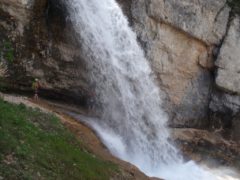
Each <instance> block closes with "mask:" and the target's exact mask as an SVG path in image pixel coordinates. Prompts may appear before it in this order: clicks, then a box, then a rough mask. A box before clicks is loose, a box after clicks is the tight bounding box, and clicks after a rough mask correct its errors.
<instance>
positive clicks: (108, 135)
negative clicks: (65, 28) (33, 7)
mask: <svg viewBox="0 0 240 180" xmlns="http://www.w3.org/2000/svg"><path fill="white" fill-rule="evenodd" d="M64 3H65V4H66V6H67V7H68V11H69V14H70V16H69V19H70V21H71V22H72V24H73V26H74V29H75V31H76V34H77V36H78V37H77V38H78V39H79V41H81V44H82V45H83V49H84V52H85V56H86V57H87V58H86V59H88V62H87V64H88V68H89V69H90V70H91V74H90V78H91V84H94V88H95V94H96V97H97V99H98V101H99V102H100V103H101V117H100V118H99V119H98V120H94V119H91V120H89V121H88V122H89V123H90V124H91V126H92V127H93V128H94V129H95V130H96V131H97V132H98V133H99V135H100V137H101V138H102V140H103V142H104V143H105V144H106V145H107V146H108V148H109V149H110V150H111V152H112V153H113V154H114V155H116V156H118V157H120V158H122V159H124V160H126V161H129V162H131V163H133V164H135V165H136V166H138V167H139V168H140V169H141V170H142V171H143V172H145V173H146V174H147V175H149V176H157V177H163V178H166V179H209V178H210V179H217V177H215V176H213V175H212V174H211V173H207V172H205V171H204V170H202V169H201V168H199V167H198V166H196V165H195V164H194V163H193V162H190V163H187V164H184V163H183V160H182V157H181V155H179V153H178V151H177V150H176V148H175V147H174V146H173V145H172V144H170V143H169V132H168V129H167V127H166V122H167V117H166V115H165V113H164V112H163V111H162V109H161V94H160V90H159V88H158V87H157V85H155V83H154V75H153V73H152V71H151V68H150V66H149V64H148V61H147V60H146V59H145V57H144V54H143V51H142V50H141V48H140V47H139V45H138V43H137V40H136V35H135V34H134V32H133V31H132V30H131V28H130V27H129V26H128V22H127V20H126V18H125V17H124V15H123V13H122V11H121V9H120V7H119V6H118V4H117V3H116V2H115V0H68V1H64ZM171 168H174V171H175V172H177V173H178V174H176V173H174V175H173V174H172V173H169V172H170V171H171V170H172V169H171ZM185 168H191V169H193V170H194V172H192V173H191V175H190V172H189V171H188V174H187V176H186V174H185V172H184V169H185Z"/></svg>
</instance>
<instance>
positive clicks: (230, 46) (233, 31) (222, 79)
mask: <svg viewBox="0 0 240 180" xmlns="http://www.w3.org/2000/svg"><path fill="white" fill-rule="evenodd" d="M215 64H216V66H217V68H218V70H217V75H216V84H217V86H218V87H219V88H221V89H224V90H225V91H227V92H230V93H236V94H240V17H239V16H236V17H235V18H234V19H233V20H232V21H231V23H230V27H229V31H228V33H227V36H226V38H225V40H224V42H223V44H222V47H221V49H220V54H219V56H218V59H217V61H216V63H215Z"/></svg>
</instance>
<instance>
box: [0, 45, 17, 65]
mask: <svg viewBox="0 0 240 180" xmlns="http://www.w3.org/2000/svg"><path fill="white" fill-rule="evenodd" d="M3 60H6V61H7V62H9V63H12V62H13V60H14V48H13V46H12V43H11V42H10V41H4V42H3V45H2V47H1V50H0V61H3Z"/></svg>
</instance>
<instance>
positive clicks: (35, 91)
mask: <svg viewBox="0 0 240 180" xmlns="http://www.w3.org/2000/svg"><path fill="white" fill-rule="evenodd" d="M32 88H33V90H34V97H33V98H34V100H38V99H39V98H38V92H39V88H40V82H39V80H38V79H37V78H36V79H35V80H34V82H33V84H32Z"/></svg>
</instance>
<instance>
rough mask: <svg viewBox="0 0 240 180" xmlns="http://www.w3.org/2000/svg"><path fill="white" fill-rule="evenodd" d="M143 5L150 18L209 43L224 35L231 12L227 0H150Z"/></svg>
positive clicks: (213, 42) (216, 41) (216, 42)
mask: <svg viewBox="0 0 240 180" xmlns="http://www.w3.org/2000/svg"><path fill="white" fill-rule="evenodd" d="M145 2H146V1H145ZM146 6H147V12H148V15H149V17H151V18H154V19H156V20H157V21H160V22H165V23H167V24H170V25H172V26H174V27H176V28H178V29H181V30H183V31H185V32H187V33H188V34H189V35H191V36H194V37H196V38H198V39H200V40H202V41H205V42H207V43H209V44H218V43H219V42H220V40H221V39H222V37H223V36H224V34H225V31H226V26H227V22H228V16H229V11H230V8H229V7H228V6H226V0H209V1H205V0H200V1H199V0H183V1H178V0H168V1H164V0H150V1H148V2H147V3H146Z"/></svg>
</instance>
